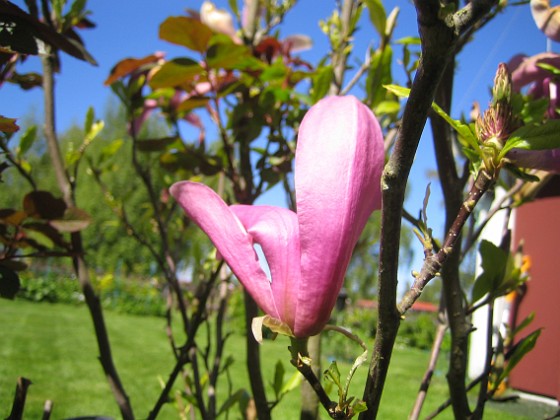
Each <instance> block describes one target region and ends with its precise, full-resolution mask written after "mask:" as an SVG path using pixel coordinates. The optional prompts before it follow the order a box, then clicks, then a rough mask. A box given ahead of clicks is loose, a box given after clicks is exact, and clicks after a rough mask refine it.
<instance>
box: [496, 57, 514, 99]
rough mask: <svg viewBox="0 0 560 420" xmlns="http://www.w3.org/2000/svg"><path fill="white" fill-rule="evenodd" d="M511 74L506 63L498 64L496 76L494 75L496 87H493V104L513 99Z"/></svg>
mask: <svg viewBox="0 0 560 420" xmlns="http://www.w3.org/2000/svg"><path fill="white" fill-rule="evenodd" d="M511 85H512V83H511V75H510V74H509V71H508V69H507V66H506V65H505V64H504V63H500V64H499V65H498V71H497V72H496V77H494V87H493V88H492V105H495V104H496V103H498V102H506V103H508V104H509V102H510V101H511Z"/></svg>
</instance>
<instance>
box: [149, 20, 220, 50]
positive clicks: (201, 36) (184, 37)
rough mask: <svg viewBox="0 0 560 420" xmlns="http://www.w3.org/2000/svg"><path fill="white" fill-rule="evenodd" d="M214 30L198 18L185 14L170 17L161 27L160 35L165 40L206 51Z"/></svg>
mask: <svg viewBox="0 0 560 420" xmlns="http://www.w3.org/2000/svg"><path fill="white" fill-rule="evenodd" d="M212 35H213V32H212V30H211V29H210V28H209V27H208V26H206V25H205V24H204V23H202V22H201V21H200V20H198V19H193V18H190V17H185V16H175V17H173V16H171V17H168V18H167V19H166V20H165V21H164V22H163V23H162V24H161V25H160V27H159V37H160V38H161V39H163V40H164V41H168V42H171V43H173V44H177V45H182V46H184V47H187V48H188V49H191V50H194V51H198V52H204V51H206V49H207V48H208V42H209V41H210V38H212Z"/></svg>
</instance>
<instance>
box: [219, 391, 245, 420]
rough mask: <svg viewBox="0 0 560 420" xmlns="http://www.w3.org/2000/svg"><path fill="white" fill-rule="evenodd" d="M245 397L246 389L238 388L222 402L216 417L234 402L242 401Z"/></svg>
mask: <svg viewBox="0 0 560 420" xmlns="http://www.w3.org/2000/svg"><path fill="white" fill-rule="evenodd" d="M245 397H247V391H245V390H244V389H238V390H237V391H236V392H235V393H234V394H232V395H230V396H229V398H228V399H227V400H226V401H225V402H224V403H223V404H222V406H221V407H220V409H219V410H218V413H217V414H216V417H219V416H220V415H222V414H224V413H226V412H227V411H229V409H230V408H231V407H233V406H234V405H235V404H236V403H238V402H240V401H243V399H244V398H245Z"/></svg>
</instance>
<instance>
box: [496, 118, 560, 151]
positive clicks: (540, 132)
mask: <svg viewBox="0 0 560 420" xmlns="http://www.w3.org/2000/svg"><path fill="white" fill-rule="evenodd" d="M558 148H560V120H548V121H546V122H545V123H544V124H541V125H538V126H535V125H526V126H524V127H521V128H519V129H517V130H515V131H514V132H513V133H512V134H511V136H510V138H509V140H508V141H507V142H506V144H505V146H504V148H503V149H502V152H501V153H500V157H504V156H505V155H506V153H507V152H509V151H510V150H511V149H523V150H548V149H558Z"/></svg>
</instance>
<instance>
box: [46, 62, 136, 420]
mask: <svg viewBox="0 0 560 420" xmlns="http://www.w3.org/2000/svg"><path fill="white" fill-rule="evenodd" d="M42 64H43V90H44V99H45V127H44V130H45V137H46V139H47V145H48V151H49V154H50V156H51V160H52V163H53V167H54V170H55V174H56V178H57V181H58V186H59V188H60V190H61V192H62V195H63V198H64V201H65V203H66V205H67V206H68V207H70V208H71V207H75V203H74V198H73V191H72V185H71V183H70V180H69V179H68V176H67V173H66V170H65V166H64V161H63V159H62V153H61V151H60V147H59V144H58V139H57V135H56V129H55V99H54V98H55V95H54V66H53V57H52V56H44V57H42ZM71 243H72V252H73V253H74V255H75V256H74V257H73V258H72V262H73V265H74V270H75V272H76V276H77V277H78V280H79V282H80V286H81V288H82V292H83V294H84V298H85V301H86V304H87V306H88V309H89V311H90V315H91V318H92V321H93V325H94V329H95V336H96V338H97V345H98V349H99V360H100V362H101V365H102V367H103V371H104V372H105V375H106V376H107V380H108V382H109V384H110V386H111V389H112V391H113V395H114V397H115V400H116V401H117V404H118V406H119V409H120V412H121V415H122V417H123V418H124V419H134V414H133V412H132V406H131V405H130V401H129V398H128V395H127V394H126V392H125V390H124V387H123V385H122V383H121V380H120V378H119V375H118V373H117V369H116V367H115V365H114V363H113V356H112V354H111V346H110V343H109V335H108V333H107V328H106V326H105V320H104V317H103V311H102V309H101V303H100V302H99V298H98V296H97V295H96V294H95V291H94V289H93V286H92V284H91V282H90V279H89V272H88V269H87V265H86V261H85V258H84V248H83V245H82V237H81V234H80V232H75V233H72V234H71Z"/></svg>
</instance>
